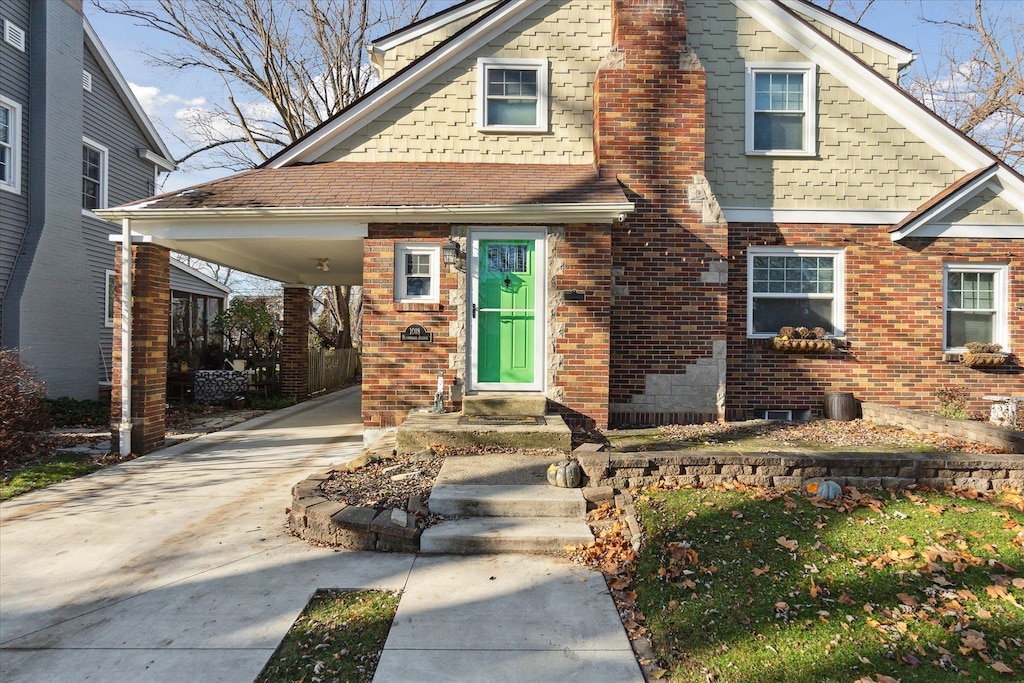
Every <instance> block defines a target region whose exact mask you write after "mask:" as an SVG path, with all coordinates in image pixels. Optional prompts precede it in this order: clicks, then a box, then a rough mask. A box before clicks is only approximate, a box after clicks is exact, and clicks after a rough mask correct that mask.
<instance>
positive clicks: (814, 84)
mask: <svg viewBox="0 0 1024 683" xmlns="http://www.w3.org/2000/svg"><path fill="white" fill-rule="evenodd" d="M758 73H800V74H804V146H803V149H756V148H755V147H754V104H755V88H754V76H755V75H757V74H758ZM745 84H746V117H745V126H744V127H745V129H746V153H747V154H748V155H752V156H790V157H792V156H815V155H816V154H817V153H818V107H817V104H818V78H817V67H816V66H815V64H813V63H809V62H750V63H748V64H747V65H746V77H745Z"/></svg>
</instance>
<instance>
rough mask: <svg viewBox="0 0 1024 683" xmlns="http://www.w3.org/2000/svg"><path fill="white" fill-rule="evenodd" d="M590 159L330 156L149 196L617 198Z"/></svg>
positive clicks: (332, 201) (162, 204)
mask: <svg viewBox="0 0 1024 683" xmlns="http://www.w3.org/2000/svg"><path fill="white" fill-rule="evenodd" d="M624 201H626V198H625V196H624V195H623V193H622V189H621V188H620V187H619V185H618V182H617V181H616V180H615V179H614V178H599V177H598V176H597V174H596V173H595V171H594V167H593V166H590V165H568V164H556V165H548V164H482V163H481V164H460V163H413V162H393V163H391V162H388V163H357V162H331V163H322V164H308V165H299V166H289V167H286V168H278V169H273V168H259V169H254V170H252V171H246V172H244V173H239V174H236V175H233V176H230V177H227V178H222V179H220V180H214V181H211V182H208V183H204V184H202V185H196V186H194V187H191V188H187V189H185V190H180V191H177V192H173V193H168V194H165V195H162V196H160V197H157V198H155V199H152V200H149V201H148V202H147V204H146V206H145V208H144V209H142V211H143V212H145V211H146V210H159V209H214V208H272V207H277V208H302V207H307V208H310V207H317V208H319V207H371V206H388V207H401V206H488V205H491V206H509V205H529V204H581V203H585V204H589V203H594V204H615V203H621V202H624Z"/></svg>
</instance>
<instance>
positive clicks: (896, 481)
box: [576, 451, 1024, 491]
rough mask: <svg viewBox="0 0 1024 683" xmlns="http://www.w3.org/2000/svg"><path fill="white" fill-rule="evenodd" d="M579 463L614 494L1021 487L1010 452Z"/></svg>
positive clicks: (597, 458)
mask: <svg viewBox="0 0 1024 683" xmlns="http://www.w3.org/2000/svg"><path fill="white" fill-rule="evenodd" d="M576 458H577V459H578V460H579V462H580V465H581V466H582V467H583V472H584V474H586V476H587V478H588V481H587V483H586V486H587V487H612V488H614V489H619V490H623V489H628V488H632V487H635V486H647V485H650V484H654V483H656V482H658V481H661V480H663V479H664V480H666V481H669V482H675V483H680V484H691V485H694V486H708V485H714V484H721V483H727V482H732V481H738V482H740V483H742V484H747V485H750V486H772V487H776V488H787V487H789V488H799V487H800V486H801V485H802V484H803V482H804V481H805V480H807V479H812V478H821V477H825V478H828V479H833V480H835V481H836V482H837V483H839V484H840V485H842V486H857V487H860V488H886V489H903V488H907V487H908V486H912V485H918V486H924V487H928V488H935V489H939V490H942V489H945V488H947V487H950V486H961V487H963V486H969V487H971V488H973V489H975V490H978V491H989V490H1001V489H1003V488H1014V489H1020V488H1024V458H1021V457H1019V456H1015V455H991V456H990V455H962V454H938V455H936V454H916V453H900V454H892V453H884V452H878V453H859V452H858V453H829V454H818V455H808V454H803V453H785V452H782V453H757V454H743V453H736V452H720V451H718V452H710V453H709V452H707V451H704V452H700V453H694V452H690V451H652V452H646V453H609V452H598V453H583V452H577V453H576Z"/></svg>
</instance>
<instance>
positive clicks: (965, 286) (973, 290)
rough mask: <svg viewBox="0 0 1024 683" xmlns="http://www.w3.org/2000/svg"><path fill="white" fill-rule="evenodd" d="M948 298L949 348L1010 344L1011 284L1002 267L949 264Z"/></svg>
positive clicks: (1004, 268) (946, 284)
mask: <svg viewBox="0 0 1024 683" xmlns="http://www.w3.org/2000/svg"><path fill="white" fill-rule="evenodd" d="M943 270H944V271H945V273H944V275H945V277H944V278H943V280H944V283H945V284H944V288H943V289H944V295H943V299H944V301H945V303H944V306H943V307H944V310H945V329H946V334H945V348H946V349H947V350H949V349H964V348H966V346H967V344H968V343H969V342H984V343H986V344H993V343H994V344H1002V345H1003V348H1004V349H1005V348H1006V347H1007V346H1008V345H1009V338H1008V337H1009V333H1008V329H1007V308H1008V306H1007V281H1008V271H1009V268H1008V266H1006V265H1000V264H976V263H972V264H956V263H947V264H946V265H945V266H944V268H943Z"/></svg>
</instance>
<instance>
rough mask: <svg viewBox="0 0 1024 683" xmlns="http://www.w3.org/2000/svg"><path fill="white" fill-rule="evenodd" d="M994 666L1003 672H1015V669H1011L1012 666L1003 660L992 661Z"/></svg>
mask: <svg viewBox="0 0 1024 683" xmlns="http://www.w3.org/2000/svg"><path fill="white" fill-rule="evenodd" d="M992 668H993V669H994V670H996V671H998V672H999V673H1001V674H1012V673H1013V669H1011V668H1010V667H1008V666H1006V665H1005V664H1003V663H1002V662H992Z"/></svg>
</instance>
